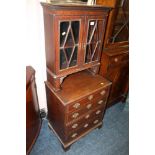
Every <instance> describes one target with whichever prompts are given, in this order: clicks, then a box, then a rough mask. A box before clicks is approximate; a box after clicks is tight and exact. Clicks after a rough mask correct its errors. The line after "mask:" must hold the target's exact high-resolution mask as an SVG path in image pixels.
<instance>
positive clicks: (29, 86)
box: [26, 66, 42, 154]
mask: <svg viewBox="0 0 155 155" xmlns="http://www.w3.org/2000/svg"><path fill="white" fill-rule="evenodd" d="M41 124H42V119H41V118H40V111H39V104H38V96H37V90H36V84H35V70H34V69H33V68H32V67H31V66H27V67H26V154H29V153H30V151H31V149H32V147H33V145H34V143H35V141H36V139H37V137H38V134H39V132H40V128H41Z"/></svg>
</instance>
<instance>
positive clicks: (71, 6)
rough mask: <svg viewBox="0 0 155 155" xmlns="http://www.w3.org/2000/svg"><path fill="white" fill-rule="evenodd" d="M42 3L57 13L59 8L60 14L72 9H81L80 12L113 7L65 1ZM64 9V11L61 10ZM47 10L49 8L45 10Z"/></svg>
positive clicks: (104, 9)
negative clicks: (67, 2)
mask: <svg viewBox="0 0 155 155" xmlns="http://www.w3.org/2000/svg"><path fill="white" fill-rule="evenodd" d="M41 5H42V6H43V7H45V8H47V9H50V10H51V11H54V12H55V13H57V10H59V14H61V13H62V14H63V11H64V10H66V11H71V10H77V11H78V10H79V11H80V12H81V13H80V12H79V13H80V14H82V13H83V11H87V10H93V11H110V10H111V7H106V6H103V5H95V4H94V5H86V4H65V3H45V2H41ZM60 10H62V12H60ZM44 11H47V10H44Z"/></svg>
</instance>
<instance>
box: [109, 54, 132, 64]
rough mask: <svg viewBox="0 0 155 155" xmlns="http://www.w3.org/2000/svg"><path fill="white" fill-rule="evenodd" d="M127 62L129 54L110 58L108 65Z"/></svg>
mask: <svg viewBox="0 0 155 155" xmlns="http://www.w3.org/2000/svg"><path fill="white" fill-rule="evenodd" d="M127 61H129V54H122V55H118V56H112V57H110V64H112V65H117V64H120V63H122V62H127Z"/></svg>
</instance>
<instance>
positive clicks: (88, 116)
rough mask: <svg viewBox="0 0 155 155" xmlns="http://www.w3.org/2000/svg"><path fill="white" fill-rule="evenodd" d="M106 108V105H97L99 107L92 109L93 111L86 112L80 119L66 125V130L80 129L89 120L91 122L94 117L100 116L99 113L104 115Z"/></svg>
mask: <svg viewBox="0 0 155 155" xmlns="http://www.w3.org/2000/svg"><path fill="white" fill-rule="evenodd" d="M104 110H105V107H103V106H100V107H97V108H95V109H93V110H91V112H89V113H87V114H85V115H84V116H83V117H82V118H80V119H79V120H77V121H75V122H74V123H72V124H69V125H68V126H66V130H67V131H69V132H71V131H73V130H75V129H78V128H80V127H82V126H84V125H85V124H87V122H89V121H90V120H91V119H93V118H94V117H96V116H99V115H103V112H104Z"/></svg>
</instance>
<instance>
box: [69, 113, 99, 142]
mask: <svg viewBox="0 0 155 155" xmlns="http://www.w3.org/2000/svg"><path fill="white" fill-rule="evenodd" d="M101 121H102V115H99V116H97V117H94V118H93V119H91V120H90V121H88V122H86V123H84V124H82V126H81V127H80V128H78V129H77V130H73V131H72V132H68V135H67V140H68V141H71V140H74V139H75V138H77V137H79V136H81V134H83V133H84V132H86V131H88V130H89V129H91V128H92V127H94V126H95V125H97V124H99V123H100V122H101Z"/></svg>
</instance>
